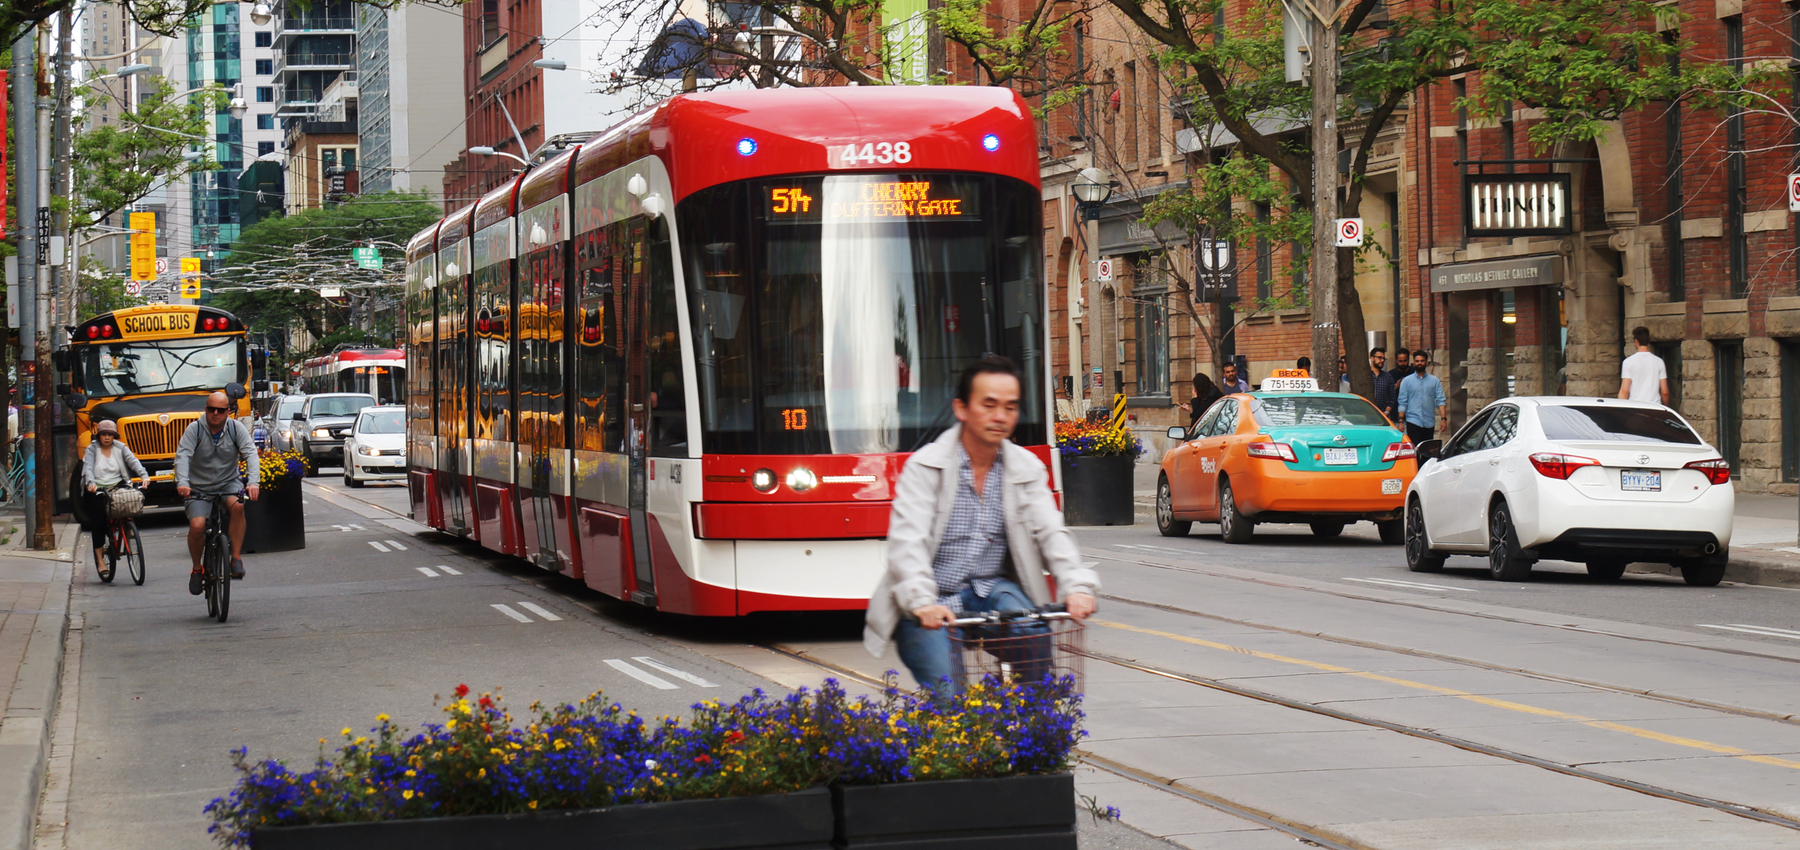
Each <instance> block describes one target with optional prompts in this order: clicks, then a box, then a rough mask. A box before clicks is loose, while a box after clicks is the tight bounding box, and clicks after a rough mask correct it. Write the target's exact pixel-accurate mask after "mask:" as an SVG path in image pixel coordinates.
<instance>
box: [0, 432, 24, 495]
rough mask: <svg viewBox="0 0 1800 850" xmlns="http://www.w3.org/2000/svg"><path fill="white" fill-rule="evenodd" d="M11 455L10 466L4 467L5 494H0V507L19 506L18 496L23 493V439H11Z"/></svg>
mask: <svg viewBox="0 0 1800 850" xmlns="http://www.w3.org/2000/svg"><path fill="white" fill-rule="evenodd" d="M11 442H12V455H11V457H10V459H9V460H10V465H8V466H7V467H6V483H5V484H4V485H3V486H4V488H5V491H6V492H5V493H4V494H0V496H3V497H4V498H0V506H4V507H9V508H16V507H19V506H20V505H21V502H20V501H19V494H20V493H23V492H25V438H23V437H14V438H12V441H11Z"/></svg>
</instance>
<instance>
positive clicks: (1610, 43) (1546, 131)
mask: <svg viewBox="0 0 1800 850" xmlns="http://www.w3.org/2000/svg"><path fill="white" fill-rule="evenodd" d="M1106 2H1107V3H1109V4H1110V5H1111V6H1112V7H1113V8H1114V9H1116V10H1117V11H1118V12H1119V13H1120V14H1121V15H1123V16H1124V17H1125V18H1126V19H1127V20H1128V21H1130V22H1131V24H1132V25H1133V26H1135V27H1136V28H1137V29H1138V30H1140V31H1142V32H1143V33H1144V34H1145V35H1146V36H1148V37H1149V38H1150V39H1151V40H1152V41H1154V42H1155V43H1156V44H1157V45H1158V46H1159V54H1158V59H1159V61H1160V63H1161V65H1162V67H1163V68H1164V70H1165V72H1166V73H1167V74H1169V76H1170V77H1171V78H1172V79H1173V81H1174V83H1175V85H1176V86H1177V87H1178V88H1179V89H1181V90H1182V91H1184V92H1185V94H1186V98H1185V99H1186V103H1187V106H1188V113H1189V115H1188V118H1189V120H1190V122H1191V123H1192V124H1193V125H1194V126H1195V127H1196V128H1205V127H1217V128H1221V129H1223V130H1225V131H1228V132H1229V133H1231V134H1232V136H1234V137H1235V138H1236V142H1235V143H1234V150H1233V151H1232V153H1231V155H1230V156H1227V157H1225V158H1224V159H1222V160H1221V161H1220V162H1213V163H1207V164H1204V165H1202V166H1201V168H1200V171H1201V172H1202V173H1201V174H1199V175H1196V178H1195V180H1194V181H1193V182H1194V183H1195V184H1196V185H1200V186H1206V185H1209V184H1210V183H1211V182H1212V180H1211V178H1209V177H1207V176H1206V175H1205V174H1204V172H1206V171H1207V170H1208V169H1213V168H1222V167H1235V166H1232V165H1230V163H1232V161H1233V160H1235V159H1237V158H1239V157H1243V158H1248V159H1249V160H1250V161H1252V162H1262V163H1267V165H1268V166H1269V167H1271V168H1273V169H1274V170H1275V171H1277V172H1279V173H1280V174H1282V175H1283V176H1284V177H1285V178H1286V182H1287V184H1288V186H1289V187H1291V189H1290V191H1291V193H1292V194H1293V195H1295V196H1297V197H1299V198H1309V197H1310V196H1311V194H1312V161H1311V156H1310V145H1309V143H1308V141H1307V140H1306V138H1305V137H1304V134H1303V133H1304V131H1303V128H1305V127H1306V124H1308V123H1309V119H1308V118H1307V117H1306V116H1307V115H1308V113H1309V112H1310V102H1311V101H1310V92H1309V91H1308V90H1307V89H1305V88H1303V87H1301V86H1297V85H1293V84H1290V83H1288V82H1287V80H1286V76H1285V69H1284V62H1283V61H1282V56H1283V52H1282V27H1281V18H1282V14H1283V12H1282V6H1281V3H1280V2H1279V0H1256V2H1253V3H1252V4H1251V5H1250V6H1249V11H1248V14H1247V16H1246V17H1245V19H1243V20H1236V21H1226V20H1225V17H1224V6H1223V3H1222V0H1162V2H1145V0H1106ZM1378 8H1381V9H1388V8H1396V9H1403V10H1404V11H1403V13H1402V14H1398V15H1394V16H1393V17H1391V18H1390V19H1389V20H1386V21H1381V22H1379V23H1380V24H1381V26H1379V27H1377V26H1365V24H1366V23H1368V22H1369V21H1370V16H1371V15H1372V14H1374V13H1375V12H1376V11H1377V9H1378ZM1342 11H1343V14H1342V15H1341V16H1339V17H1338V18H1337V19H1336V26H1337V27H1338V32H1339V33H1340V37H1341V43H1342V45H1343V50H1342V56H1343V62H1342V74H1341V82H1340V84H1339V92H1340V95H1341V96H1340V98H1339V101H1338V104H1337V106H1338V109H1337V116H1338V120H1337V121H1336V122H1335V128H1334V132H1337V133H1340V134H1341V135H1342V136H1344V137H1345V138H1344V139H1343V140H1340V143H1339V148H1340V149H1343V148H1345V147H1348V150H1349V152H1350V168H1349V174H1348V175H1347V176H1348V185H1347V187H1346V188H1345V189H1344V190H1342V195H1341V196H1340V206H1339V209H1340V215H1342V216H1344V217H1347V218H1348V217H1356V216H1357V215H1358V214H1359V211H1360V207H1361V203H1362V197H1363V185H1364V177H1365V175H1366V172H1367V170H1368V163H1369V158H1370V155H1371V152H1372V151H1373V149H1374V147H1375V143H1376V140H1377V138H1378V137H1379V136H1380V135H1381V133H1382V132H1383V130H1385V129H1386V128H1387V127H1388V124H1389V121H1390V120H1391V119H1392V118H1393V116H1394V113H1395V111H1396V110H1397V109H1398V108H1399V107H1400V106H1401V105H1402V104H1403V103H1404V102H1405V101H1406V99H1407V98H1408V97H1409V96H1410V95H1412V94H1413V93H1414V92H1418V91H1421V90H1423V89H1424V88H1426V87H1427V86H1429V85H1431V84H1432V83H1433V82H1435V81H1438V80H1442V79H1446V78H1448V77H1451V76H1454V75H1458V74H1472V75H1474V76H1473V77H1472V80H1473V86H1472V88H1473V92H1474V93H1473V94H1471V95H1469V96H1468V97H1467V98H1465V102H1464V103H1462V104H1460V105H1461V106H1463V107H1466V108H1468V109H1469V110H1470V111H1471V112H1472V113H1473V114H1474V115H1475V116H1477V117H1494V116H1498V115H1500V114H1503V113H1510V112H1511V111H1512V110H1513V109H1514V108H1515V106H1524V107H1526V108H1531V109H1536V110H1539V112H1540V113H1541V114H1542V116H1543V117H1542V119H1541V120H1536V121H1534V122H1533V123H1532V124H1531V126H1530V130H1529V138H1530V140H1531V142H1532V143H1533V144H1534V145H1535V146H1536V147H1537V148H1538V149H1539V150H1546V149H1549V148H1550V147H1552V146H1554V145H1557V144H1560V143H1567V142H1581V141H1591V140H1594V139H1596V138H1599V137H1600V136H1601V134H1603V133H1605V132H1607V131H1608V128H1609V126H1610V122H1612V121H1614V120H1616V119H1617V118H1618V117H1619V116H1621V115H1623V114H1625V113H1626V112H1629V111H1631V110H1633V109H1637V108H1639V107H1641V106H1644V105H1645V104H1648V103H1650V102H1653V101H1657V100H1668V99H1672V98H1678V97H1690V96H1697V93H1698V92H1700V91H1701V90H1703V89H1706V88H1708V87H1710V88H1711V90H1714V91H1719V90H1724V91H1731V90H1737V89H1740V88H1741V86H1739V85H1736V84H1727V85H1724V86H1722V87H1721V85H1720V83H1721V78H1720V76H1719V75H1720V73H1721V68H1720V67H1719V66H1717V65H1712V66H1703V65H1699V64H1696V65H1691V66H1685V67H1684V68H1682V69H1680V70H1671V69H1670V68H1669V66H1668V63H1667V62H1666V61H1664V60H1665V59H1666V57H1668V56H1669V55H1670V54H1672V53H1674V52H1676V51H1679V50H1680V49H1681V47H1682V45H1681V44H1680V43H1679V42H1677V41H1673V40H1666V39H1664V38H1663V35H1662V34H1661V33H1659V32H1658V31H1657V27H1656V24H1657V23H1658V22H1659V21H1664V22H1668V21H1671V20H1673V19H1674V18H1675V17H1676V16H1678V15H1679V12H1678V11H1677V10H1676V9H1675V8H1674V7H1673V6H1668V5H1662V4H1660V3H1657V2H1654V0H1440V1H1439V2H1432V3H1424V2H1415V3H1406V4H1402V3H1401V2H1399V0H1390V2H1386V3H1384V2H1383V0H1348V2H1345V3H1343V4H1342ZM1302 14H1304V13H1302ZM1725 73H1726V76H1727V77H1729V76H1730V75H1729V72H1725ZM1346 141H1347V142H1348V144H1347V145H1346V144H1345V142H1346ZM1190 194H1204V192H1200V193H1195V192H1193V190H1190ZM1196 200H1199V199H1198V198H1197V199H1196ZM1183 209H1184V207H1183V206H1182V205H1180V204H1178V203H1175V202H1171V203H1169V204H1166V205H1164V207H1163V209H1162V210H1161V211H1160V212H1162V213H1165V214H1166V218H1165V220H1170V221H1175V222H1177V223H1180V224H1183V225H1191V224H1193V223H1195V222H1198V221H1199V220H1200V219H1199V218H1198V217H1197V216H1195V215H1194V214H1193V213H1192V210H1191V207H1190V208H1186V209H1188V210H1189V212H1188V214H1187V215H1186V216H1185V217H1184V216H1183V215H1182V214H1181V211H1182V210H1183ZM1337 250H1339V251H1340V254H1339V258H1338V279H1337V282H1336V283H1337V291H1338V302H1339V309H1340V312H1339V315H1338V320H1339V322H1340V324H1341V326H1342V331H1343V340H1344V346H1345V349H1346V354H1347V356H1348V358H1349V360H1350V362H1351V363H1361V362H1364V361H1365V360H1366V359H1367V337H1366V336H1365V334H1364V332H1363V331H1364V322H1363V316H1362V306H1361V302H1360V300H1359V298H1358V295H1357V293H1356V289H1355V260H1356V255H1357V253H1358V249H1337ZM1188 294H1189V295H1190V300H1191V291H1190V292H1189V293H1188ZM1350 378H1351V384H1352V387H1353V389H1354V390H1355V391H1356V392H1359V393H1363V394H1365V395H1366V394H1370V393H1372V391H1373V388H1372V386H1371V381H1370V375H1369V373H1368V371H1367V370H1364V369H1351V370H1350Z"/></svg>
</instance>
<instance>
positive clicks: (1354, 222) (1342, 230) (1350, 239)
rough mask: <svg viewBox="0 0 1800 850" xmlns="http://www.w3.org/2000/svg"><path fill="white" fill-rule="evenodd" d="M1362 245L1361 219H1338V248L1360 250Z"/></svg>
mask: <svg viewBox="0 0 1800 850" xmlns="http://www.w3.org/2000/svg"><path fill="white" fill-rule="evenodd" d="M1362 243H1363V220H1362V219H1360V218H1340V219H1338V220H1337V246H1338V247H1339V248H1361V247H1362Z"/></svg>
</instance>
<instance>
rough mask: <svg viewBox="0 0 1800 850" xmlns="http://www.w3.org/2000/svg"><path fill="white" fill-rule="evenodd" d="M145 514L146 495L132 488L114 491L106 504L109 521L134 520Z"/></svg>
mask: <svg viewBox="0 0 1800 850" xmlns="http://www.w3.org/2000/svg"><path fill="white" fill-rule="evenodd" d="M143 512H144V493H143V491H142V490H138V489H135V488H132V487H120V488H119V489H117V490H113V491H112V492H111V493H110V494H109V497H108V499H107V503H106V518H107V519H132V518H133V517H136V516H137V515H138V514H141V513H143Z"/></svg>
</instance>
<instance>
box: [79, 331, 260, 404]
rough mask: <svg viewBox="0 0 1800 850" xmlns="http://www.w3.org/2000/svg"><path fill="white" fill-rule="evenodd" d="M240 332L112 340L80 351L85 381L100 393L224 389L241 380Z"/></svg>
mask: <svg viewBox="0 0 1800 850" xmlns="http://www.w3.org/2000/svg"><path fill="white" fill-rule="evenodd" d="M239 341H240V340H239V338H237V337H223V338H221V337H210V338H202V339H167V340H159V341H156V342H113V343H104V344H100V345H92V344H90V345H86V346H83V347H82V350H81V354H80V356H81V366H82V369H81V374H82V386H83V387H84V388H85V389H86V391H87V394H88V395H90V396H96V397H101V398H110V397H116V396H127V395H138V394H142V393H168V392H191V391H195V390H218V389H223V388H224V386H225V385H226V384H229V383H231V382H233V381H236V380H237V379H238V343H239Z"/></svg>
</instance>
